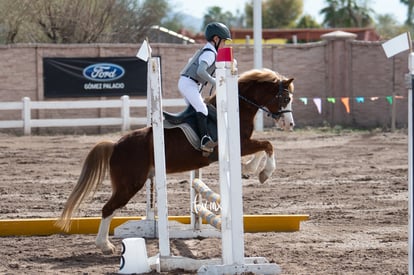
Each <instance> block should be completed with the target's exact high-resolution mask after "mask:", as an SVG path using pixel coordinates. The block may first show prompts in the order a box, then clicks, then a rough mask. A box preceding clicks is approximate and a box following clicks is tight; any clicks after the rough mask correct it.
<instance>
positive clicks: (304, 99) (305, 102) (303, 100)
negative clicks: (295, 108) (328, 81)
mask: <svg viewBox="0 0 414 275" xmlns="http://www.w3.org/2000/svg"><path fill="white" fill-rule="evenodd" d="M299 100H300V101H302V102H303V104H305V105H308V98H307V97H300V98H299Z"/></svg>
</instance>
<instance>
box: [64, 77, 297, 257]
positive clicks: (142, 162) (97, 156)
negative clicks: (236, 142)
mask: <svg viewBox="0 0 414 275" xmlns="http://www.w3.org/2000/svg"><path fill="white" fill-rule="evenodd" d="M292 81H293V78H291V79H287V78H286V77H283V76H282V75H280V74H278V73H276V72H274V71H271V70H268V69H263V70H251V71H248V72H245V73H243V74H241V75H240V77H239V79H238V88H239V115H240V146H241V154H242V155H243V156H245V155H250V154H254V153H258V152H264V153H263V154H264V155H265V157H266V162H265V165H264V169H263V171H261V172H260V174H259V178H260V181H261V182H264V181H266V180H267V179H268V178H269V177H270V176H271V175H272V173H273V171H274V170H275V168H276V164H275V159H274V152H273V146H272V144H271V143H270V142H269V141H266V140H264V141H260V140H255V139H251V136H252V133H253V130H254V117H255V115H256V113H257V111H258V109H262V110H263V111H264V112H266V113H268V114H269V115H271V116H272V117H273V118H274V119H275V120H277V121H278V120H279V119H282V118H281V117H284V118H283V119H284V120H288V121H290V123H288V126H287V128H291V127H292V126H293V118H292V113H291V110H286V109H288V108H289V107H290V106H291V101H292V93H293V83H292ZM215 101H216V98H215V95H213V96H211V97H210V98H208V99H207V102H208V103H211V104H212V105H215ZM164 133H165V160H166V172H167V173H176V172H183V171H189V170H193V169H198V168H201V167H204V166H207V165H209V164H210V163H212V162H214V161H217V148H215V151H214V152H213V153H212V155H211V156H209V157H204V156H203V155H202V153H201V152H200V151H198V150H196V149H194V148H193V146H191V145H190V143H189V142H188V141H187V139H186V137H185V135H184V134H183V132H182V131H181V130H180V129H178V128H173V129H165V130H164ZM247 166H249V167H248V168H247V169H250V170H254V169H256V168H257V166H258V160H257V159H256V158H255V159H254V160H253V161H251V162H250V163H249V164H248V165H247ZM255 166H256V167H255ZM108 168H109V174H110V179H111V183H112V195H111V197H110V199H109V201H108V202H107V203H106V204H105V205H104V206H103V208H102V220H101V223H100V226H99V232H98V235H97V238H96V245H97V247H98V248H100V249H101V250H102V252H103V253H105V254H109V253H114V251H115V247H114V245H113V244H112V243H111V242H110V241H109V239H108V234H109V226H110V223H111V220H112V218H113V216H114V215H115V210H117V209H119V208H121V207H123V206H125V205H126V204H127V203H128V201H129V200H130V199H131V198H132V197H133V196H134V195H135V194H136V193H137V192H138V191H139V190H140V189H141V188H142V187H143V186H144V184H145V182H146V180H147V179H151V180H152V179H153V177H154V148H153V131H152V127H145V128H142V129H138V130H135V131H132V132H131V133H129V134H127V135H125V136H123V137H122V138H121V139H120V140H118V141H117V142H112V141H102V142H100V143H98V144H96V145H95V146H94V147H93V148H92V150H91V151H90V152H89V154H88V155H87V157H86V159H85V162H84V164H83V168H82V171H81V174H80V177H79V180H78V182H77V184H76V186H75V187H74V189H73V191H72V193H71V194H70V196H69V198H68V200H67V202H66V204H65V207H64V210H63V212H62V215H61V217H60V219H59V220H58V221H57V222H56V225H57V226H59V227H60V228H62V229H63V230H68V229H69V228H70V218H71V217H72V215H73V213H74V212H76V211H77V209H78V208H79V206H80V204H81V203H82V201H83V200H84V199H85V198H86V197H88V195H89V194H90V193H91V192H94V191H95V190H96V189H97V188H98V186H99V184H100V183H101V182H102V181H103V179H104V177H105V175H106V171H107V170H108Z"/></svg>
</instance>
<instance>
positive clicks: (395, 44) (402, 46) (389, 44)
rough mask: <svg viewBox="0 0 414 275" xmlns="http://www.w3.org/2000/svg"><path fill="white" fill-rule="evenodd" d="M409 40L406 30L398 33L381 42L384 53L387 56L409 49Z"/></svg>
mask: <svg viewBox="0 0 414 275" xmlns="http://www.w3.org/2000/svg"><path fill="white" fill-rule="evenodd" d="M410 43H411V40H410V39H409V34H408V32H406V33H403V34H400V35H398V36H396V37H394V38H392V39H390V40H388V41H386V42H384V43H383V44H382V48H383V49H384V52H385V55H386V56H387V58H390V57H393V56H394V55H396V54H398V53H400V52H403V51H406V50H408V49H410Z"/></svg>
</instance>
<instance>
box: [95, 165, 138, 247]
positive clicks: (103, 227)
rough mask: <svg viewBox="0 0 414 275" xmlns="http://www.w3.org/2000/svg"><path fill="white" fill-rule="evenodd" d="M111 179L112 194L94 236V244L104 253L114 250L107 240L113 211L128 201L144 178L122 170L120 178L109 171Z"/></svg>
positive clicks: (103, 209)
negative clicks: (96, 233)
mask: <svg viewBox="0 0 414 275" xmlns="http://www.w3.org/2000/svg"><path fill="white" fill-rule="evenodd" d="M111 179H112V196H111V198H110V199H109V201H108V202H107V203H106V204H105V205H104V207H103V208H102V220H101V223H100V225H99V231H98V235H97V236H96V246H97V248H99V249H101V250H102V253H104V254H112V253H114V252H115V246H114V245H113V244H112V243H111V242H110V241H109V237H108V235H109V227H110V225H111V220H112V218H113V216H114V215H115V211H116V210H117V209H119V208H121V207H123V206H125V205H126V204H127V203H128V201H129V200H130V199H131V198H132V197H133V196H134V195H135V194H136V193H137V192H138V191H139V190H140V189H141V188H142V186H143V185H144V184H145V181H146V178H145V177H144V176H141V178H136V177H134V176H131V175H130V176H129V177H128V172H127V171H123V175H122V178H121V179H119V177H115V173H113V171H111Z"/></svg>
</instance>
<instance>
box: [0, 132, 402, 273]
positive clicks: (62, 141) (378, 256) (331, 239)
mask: <svg viewBox="0 0 414 275" xmlns="http://www.w3.org/2000/svg"><path fill="white" fill-rule="evenodd" d="M120 136H121V134H120V133H115V134H107V135H96V136H85V135H82V136H75V135H59V136H28V137H24V136H21V137H20V136H19V137H18V136H13V135H9V134H0V177H1V181H0V219H10V218H15V219H17V218H29V217H30V218H36V217H57V216H58V215H60V212H61V210H62V208H63V204H64V203H65V201H66V199H67V197H68V195H69V193H70V192H71V190H72V188H73V186H74V184H75V182H76V180H77V177H78V175H79V172H80V169H81V164H82V161H83V158H84V157H85V156H86V154H87V152H88V151H89V149H90V148H91V147H92V146H93V145H94V144H95V143H96V142H98V141H100V140H102V139H108V138H110V139H113V140H117V139H118V138H119V137H120ZM256 136H257V137H258V138H263V139H268V140H271V141H272V143H273V145H274V146H275V150H276V155H277V170H276V172H275V174H274V175H273V177H272V178H271V179H270V180H269V181H268V182H266V183H264V184H260V183H259V181H258V180H257V177H255V176H251V177H250V178H249V179H243V193H244V202H243V203H244V213H245V214H308V215H309V216H310V218H309V220H308V221H306V222H302V223H301V229H300V231H298V232H293V233H274V232H268V233H256V234H253V233H246V234H245V254H246V256H249V257H252V256H262V257H266V258H267V259H268V260H269V261H271V262H275V263H277V264H278V265H279V266H280V267H281V269H282V274H408V259H407V249H408V245H407V242H408V237H407V236H408V235H407V224H408V214H407V211H408V210H407V209H408V203H407V174H408V173H407V171H408V170H407V169H408V164H407V162H408V161H407V132H406V131H405V130H400V131H398V132H396V133H390V132H383V131H380V130H378V131H375V130H374V131H351V130H344V129H336V130H335V129H306V130H305V129H299V130H295V131H294V132H292V133H286V132H280V131H276V130H272V131H266V132H264V133H260V134H256ZM203 178H204V180H205V182H206V183H208V184H209V185H210V186H211V187H212V189H216V190H217V191H218V184H217V179H218V166H217V164H215V165H212V166H210V167H208V168H205V169H203ZM167 179H168V198H169V214H170V215H188V214H189V189H188V186H189V183H188V180H189V175H188V173H186V174H174V175H169V176H168V177H167ZM109 195H110V186H109V182H108V181H106V182H105V183H104V185H103V186H102V187H101V189H100V190H99V191H98V192H97V193H96V194H95V196H94V197H93V198H92V199H89V200H87V201H86V203H85V204H83V206H82V209H81V211H80V213H79V216H99V215H100V209H101V207H102V206H103V204H104V202H105V201H106V200H107V199H108V197H109ZM144 214H145V191H143V192H141V193H138V195H137V196H135V197H134V198H133V199H132V200H131V202H130V203H129V204H128V205H127V206H126V207H125V208H124V209H122V210H121V211H120V212H119V213H118V216H128V215H134V216H137V215H144ZM110 238H111V240H112V241H113V242H114V244H115V245H116V246H117V249H118V251H117V253H116V254H114V255H109V256H108V255H103V254H102V253H101V252H100V251H99V250H97V249H96V248H95V244H94V241H95V236H94V235H65V234H57V235H52V236H10V237H2V238H0V243H1V245H0V255H1V257H0V273H1V274H116V273H117V272H118V271H119V263H120V253H121V252H120V250H121V240H120V239H116V238H113V236H111V237H110ZM146 242H147V251H148V256H153V255H155V254H156V253H157V245H158V244H157V241H156V240H147V241H146ZM171 249H172V253H173V255H184V256H187V257H194V258H211V257H220V255H221V240H219V239H203V240H171ZM174 274H183V272H180V271H178V272H174Z"/></svg>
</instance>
